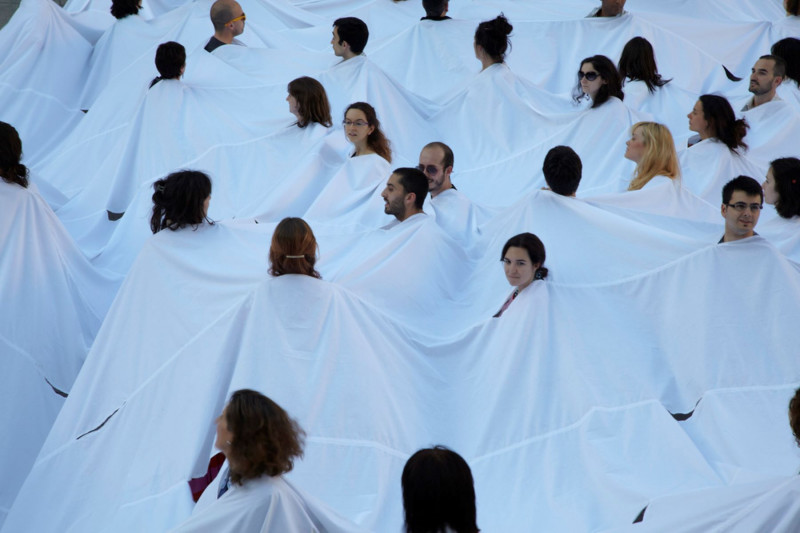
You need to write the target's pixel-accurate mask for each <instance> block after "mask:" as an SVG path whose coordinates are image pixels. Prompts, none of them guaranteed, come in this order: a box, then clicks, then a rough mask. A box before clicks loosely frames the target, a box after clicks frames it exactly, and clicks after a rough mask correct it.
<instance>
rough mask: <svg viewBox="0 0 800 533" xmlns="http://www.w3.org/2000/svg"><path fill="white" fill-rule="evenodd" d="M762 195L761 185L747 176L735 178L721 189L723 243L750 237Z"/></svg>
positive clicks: (756, 220)
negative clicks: (723, 222)
mask: <svg viewBox="0 0 800 533" xmlns="http://www.w3.org/2000/svg"><path fill="white" fill-rule="evenodd" d="M763 205H764V193H763V191H762V190H761V185H760V184H759V183H758V182H757V181H756V180H754V179H753V178H751V177H749V176H737V177H736V178H734V179H732V180H731V181H729V182H728V183H726V184H725V186H724V187H723V188H722V208H721V212H722V217H723V218H724V219H725V236H724V237H723V241H724V242H731V241H737V240H739V239H746V238H748V237H752V236H753V235H754V233H755V227H756V224H757V223H758V218H759V217H760V216H761V208H762V207H763Z"/></svg>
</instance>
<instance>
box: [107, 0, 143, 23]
mask: <svg viewBox="0 0 800 533" xmlns="http://www.w3.org/2000/svg"><path fill="white" fill-rule="evenodd" d="M141 8H142V0H111V16H113V17H114V18H115V19H124V18H125V17H127V16H128V15H136V14H137V13H139V10H140V9H141Z"/></svg>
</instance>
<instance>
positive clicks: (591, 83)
mask: <svg viewBox="0 0 800 533" xmlns="http://www.w3.org/2000/svg"><path fill="white" fill-rule="evenodd" d="M578 77H579V78H580V83H581V90H582V91H583V94H586V95H588V96H589V98H591V99H592V100H594V99H595V97H596V96H597V93H598V91H600V87H602V86H603V85H605V84H606V83H607V82H606V80H604V79H603V78H602V77H601V76H600V74H598V72H597V71H596V70H595V69H594V65H592V64H591V63H584V64H582V65H581V69H580V74H579V75H578ZM590 78H591V79H590Z"/></svg>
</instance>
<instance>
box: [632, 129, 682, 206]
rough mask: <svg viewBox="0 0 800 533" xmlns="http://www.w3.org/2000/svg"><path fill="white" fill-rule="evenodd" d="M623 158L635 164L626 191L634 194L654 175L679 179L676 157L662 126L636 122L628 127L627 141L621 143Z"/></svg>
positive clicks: (679, 173)
mask: <svg viewBox="0 0 800 533" xmlns="http://www.w3.org/2000/svg"><path fill="white" fill-rule="evenodd" d="M625 145H626V146H627V149H626V150H625V158H626V159H630V160H631V161H633V162H634V163H636V170H634V172H633V179H632V180H631V182H630V184H629V185H628V190H629V191H638V190H639V189H641V188H643V187H644V186H645V185H647V184H648V183H649V182H650V180H652V179H653V178H655V177H656V176H664V177H666V178H669V179H671V180H678V179H680V176H681V170H680V165H679V163H678V154H677V153H676V152H675V141H673V140H672V134H671V133H670V132H669V129H668V128H667V127H666V126H664V125H663V124H657V123H655V122H638V123H636V124H634V125H633V127H632V128H631V138H630V140H629V141H628V142H626V143H625Z"/></svg>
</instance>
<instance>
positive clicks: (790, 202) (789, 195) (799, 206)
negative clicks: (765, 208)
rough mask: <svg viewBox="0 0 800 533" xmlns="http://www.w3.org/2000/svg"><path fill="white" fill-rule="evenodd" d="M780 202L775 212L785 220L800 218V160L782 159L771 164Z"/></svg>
mask: <svg viewBox="0 0 800 533" xmlns="http://www.w3.org/2000/svg"><path fill="white" fill-rule="evenodd" d="M770 167H771V168H772V178H773V179H774V181H775V191H776V192H777V193H778V200H777V201H776V202H775V210H776V211H777V212H778V214H779V215H780V216H782V217H783V218H792V217H796V216H800V159H797V158H796V157H782V158H780V159H776V160H775V161H773V162H772V163H770Z"/></svg>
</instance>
